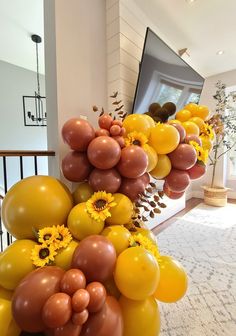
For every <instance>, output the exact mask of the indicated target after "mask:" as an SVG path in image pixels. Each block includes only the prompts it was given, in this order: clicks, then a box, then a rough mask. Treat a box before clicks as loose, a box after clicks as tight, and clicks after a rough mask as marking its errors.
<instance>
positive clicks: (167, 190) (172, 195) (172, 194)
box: [163, 182, 185, 200]
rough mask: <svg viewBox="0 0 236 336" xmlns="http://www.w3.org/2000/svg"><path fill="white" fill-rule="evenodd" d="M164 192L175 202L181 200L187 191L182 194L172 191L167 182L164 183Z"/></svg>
mask: <svg viewBox="0 0 236 336" xmlns="http://www.w3.org/2000/svg"><path fill="white" fill-rule="evenodd" d="M163 191H164V193H165V195H166V196H167V197H169V198H170V199H173V200H175V199H179V198H181V197H182V196H183V195H184V193H185V191H182V192H175V191H171V190H170V188H169V187H168V184H167V183H166V182H165V183H164V186H163Z"/></svg>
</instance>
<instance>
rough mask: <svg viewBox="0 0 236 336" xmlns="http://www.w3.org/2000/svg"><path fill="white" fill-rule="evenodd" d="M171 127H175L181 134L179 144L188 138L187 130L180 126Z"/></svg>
mask: <svg viewBox="0 0 236 336" xmlns="http://www.w3.org/2000/svg"><path fill="white" fill-rule="evenodd" d="M171 125H172V126H174V127H175V128H176V129H177V131H178V132H179V137H180V140H179V142H183V141H184V139H185V137H186V131H185V128H184V127H183V126H182V125H180V124H175V123H172V124H171Z"/></svg>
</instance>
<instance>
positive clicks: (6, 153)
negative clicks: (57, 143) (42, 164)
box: [0, 150, 55, 156]
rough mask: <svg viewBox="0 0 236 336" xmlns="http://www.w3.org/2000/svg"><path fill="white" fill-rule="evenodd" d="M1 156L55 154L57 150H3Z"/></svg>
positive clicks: (0, 152)
mask: <svg viewBox="0 0 236 336" xmlns="http://www.w3.org/2000/svg"><path fill="white" fill-rule="evenodd" d="M0 156H55V152H54V151H47V150H40V151H33V150H1V151H0Z"/></svg>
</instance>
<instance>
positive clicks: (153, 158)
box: [142, 144, 158, 173]
mask: <svg viewBox="0 0 236 336" xmlns="http://www.w3.org/2000/svg"><path fill="white" fill-rule="evenodd" d="M142 148H143V150H144V151H145V153H146V154H147V156H148V167H147V169H146V171H147V173H149V172H150V171H151V170H153V169H154V168H155V167H156V165H157V161H158V156H157V153H156V152H155V149H154V148H152V147H151V146H149V145H148V144H146V145H144V146H143V147H142Z"/></svg>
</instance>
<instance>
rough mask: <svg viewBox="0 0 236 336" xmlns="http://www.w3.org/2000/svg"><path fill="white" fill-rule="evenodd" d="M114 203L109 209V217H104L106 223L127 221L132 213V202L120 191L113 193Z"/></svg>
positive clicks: (116, 223)
mask: <svg viewBox="0 0 236 336" xmlns="http://www.w3.org/2000/svg"><path fill="white" fill-rule="evenodd" d="M113 197H114V202H115V203H116V205H115V206H114V207H112V208H111V209H110V210H109V211H110V213H111V217H108V218H107V219H106V224H107V225H124V224H127V223H129V221H130V220H131V218H132V215H133V210H134V207H133V203H132V202H131V200H130V199H129V198H128V197H127V196H125V195H123V194H120V193H116V194H113Z"/></svg>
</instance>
